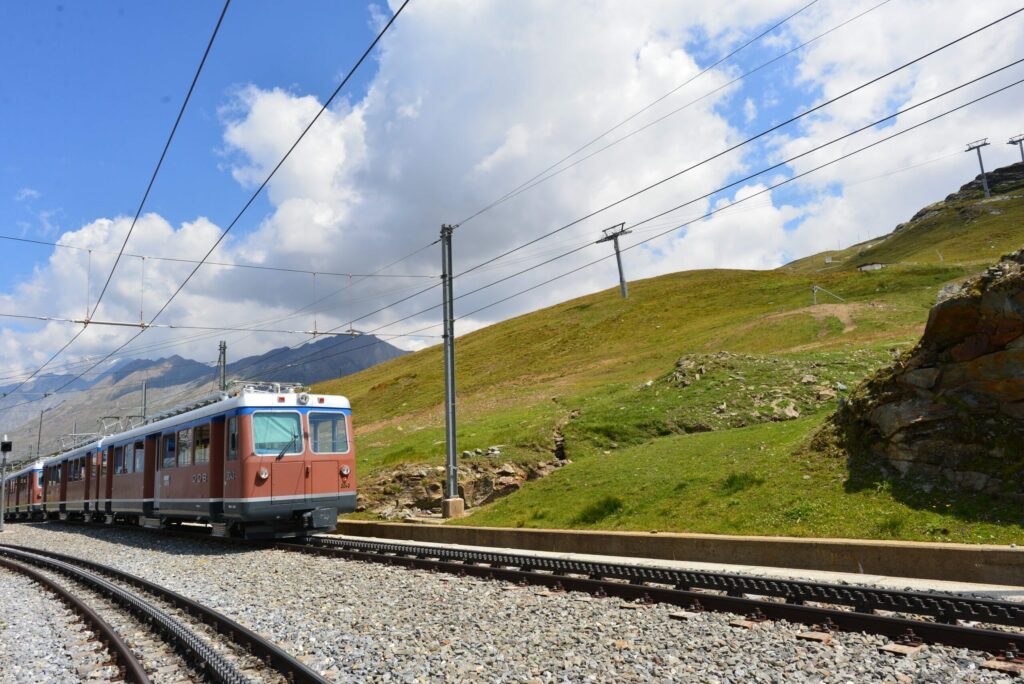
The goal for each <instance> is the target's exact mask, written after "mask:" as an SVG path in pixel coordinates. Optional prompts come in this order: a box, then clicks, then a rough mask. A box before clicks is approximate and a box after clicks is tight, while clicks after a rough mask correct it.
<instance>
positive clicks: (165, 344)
mask: <svg viewBox="0 0 1024 684" xmlns="http://www.w3.org/2000/svg"><path fill="white" fill-rule="evenodd" d="M410 289H412V288H410V287H409V286H407V285H406V286H402V287H400V288H394V289H391V290H386V291H384V292H381V293H378V294H374V295H370V296H368V297H362V298H357V299H351V300H348V304H356V303H361V302H368V301H374V300H376V299H381V298H384V297H388V296H391V295H393V294H397V293H399V292H407V291H409V290H410ZM338 292H340V290H339V291H335V292H334V293H331V294H329V295H326V296H324V297H321V298H320V299H318V300H316V302H311V303H309V304H306V305H304V306H302V307H300V308H298V309H295V310H293V311H292V312H291V313H289V314H286V315H284V316H273V317H269V318H266V319H262V320H260V321H254V322H249V323H247V327H239V332H245V331H248V330H251V329H252V328H251V327H249V326H259V325H267V324H271V323H282V322H284V321H287V320H290V319H293V318H297V317H298V316H300V315H301V314H302V312H304V311H307V310H309V308H310V307H311V306H312V305H313V304H314V303H319V302H322V301H324V300H326V299H329V298H330V297H331V296H333V295H334V294H337V293H338ZM338 308H340V306H337V307H329V308H325V309H323V310H322V312H324V313H326V312H330V311H333V310H336V309H338ZM217 336H218V333H199V334H196V335H187V336H185V337H182V338H178V339H176V340H171V341H161V342H156V343H153V344H149V345H143V346H139V347H133V348H132V349H130V350H124V351H123V352H122V353H121V354H118V355H115V356H123V355H126V354H138V353H141V352H150V351H156V350H159V349H166V348H172V347H177V346H182V345H185V344H189V343H193V342H195V341H197V340H202V339H210V338H213V337H217ZM245 337H247V335H243V336H242V338H240V339H244V338H245ZM101 356H102V354H98V355H96V354H94V355H89V356H85V357H82V358H79V359H75V360H74V361H70V362H68V363H65V364H62V365H58V366H49V368H50V371H51V372H54V371H55V370H57V369H59V370H63V371H69V370H71V369H72V368H75V367H80V366H84V365H88V364H89V363H92V362H93V361H95V360H96V359H98V358H100V357H101ZM111 358H114V357H111ZM30 370H31V369H29V368H23V369H13V370H12V371H10V372H9V374H8V375H5V376H0V381H3V380H12V379H13V380H17V379H21V378H22V377H23V376H24V375H25V373H28V372H29V371H30ZM21 393H22V394H24V393H25V392H21Z"/></svg>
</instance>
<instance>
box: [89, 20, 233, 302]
mask: <svg viewBox="0 0 1024 684" xmlns="http://www.w3.org/2000/svg"><path fill="white" fill-rule="evenodd" d="M230 5H231V0H224V7H223V9H221V11H220V16H218V17H217V24H216V26H214V27H213V33H212V34H211V35H210V40H209V41H208V42H207V44H206V50H204V51H203V58H202V59H201V60H199V66H198V67H197V68H196V72H195V75H194V76H193V77H192V83H190V84H189V87H188V92H187V93H185V100H184V101H183V102H182V103H181V108H180V109H178V116H177V117H176V118H175V119H174V125H173V126H171V132H170V134H169V135H168V136H167V142H165V143H164V149H163V151H161V152H160V159H158V160H157V162H156V168H154V169H153V175H152V176H150V178H149V184H148V185H147V186H146V192H144V193H143V195H142V200H141V201H140V202H139V208H138V209H136V210H135V216H134V217H132V223H131V225H130V226H129V227H128V232H127V234H125V236H124V242H122V243H121V249H120V250H119V251H118V253H117V258H115V259H114V265H113V266H111V267H110V274H109V275H107V280H106V282H105V283H103V288H102V289H101V290H100V294H99V296H98V297H97V298H96V304H95V305H94V306H93V309H92V312H91V313H89V314H88V316H87V317H88V318H92V317H93V316H95V315H96V311H97V310H98V309H99V308H100V302H102V301H103V295H105V294H106V293H107V288H108V287H110V281H111V280H112V279H113V277H114V272H115V271H116V270H117V265H118V264H119V263H120V261H121V256H122V255H123V254H124V250H125V248H126V247H127V246H128V240H129V239H130V238H131V236H132V232H133V231H134V230H135V224H136V223H138V222H139V216H141V215H142V208H143V207H144V206H146V200H147V199H149V193H150V192H151V191H152V190H153V184H154V183H155V182H156V177H157V175H158V174H159V173H160V167H162V166H163V163H164V159H166V158H167V150H169V149H170V147H171V141H172V140H174V134H175V133H176V132H177V131H178V125H179V124H180V123H181V119H182V117H183V116H184V115H185V109H186V108H187V107H188V103H189V100H191V99H192V93H193V92H194V91H195V89H196V83H198V82H199V75H200V74H201V73H202V72H203V66H205V65H206V58H207V57H209V56H210V50H211V49H212V48H213V42H214V40H216V38H217V33H218V32H220V25H221V24H222V23H223V22H224V15H225V14H227V12H228V7H229V6H230Z"/></svg>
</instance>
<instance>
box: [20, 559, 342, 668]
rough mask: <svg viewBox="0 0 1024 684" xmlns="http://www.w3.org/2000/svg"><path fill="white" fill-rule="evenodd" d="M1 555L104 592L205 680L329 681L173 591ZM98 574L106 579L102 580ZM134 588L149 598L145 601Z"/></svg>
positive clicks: (84, 567)
mask: <svg viewBox="0 0 1024 684" xmlns="http://www.w3.org/2000/svg"><path fill="white" fill-rule="evenodd" d="M0 555H3V556H6V557H7V558H9V559H17V560H18V561H20V562H22V563H30V564H32V565H35V566H37V567H39V568H42V569H45V570H46V571H47V572H55V573H60V574H62V575H64V576H65V577H67V578H69V579H71V580H72V581H74V582H76V583H80V584H82V585H85V586H87V587H89V588H90V589H91V590H93V591H96V592H99V593H101V594H103V596H104V597H105V598H107V599H109V600H110V601H112V602H114V603H117V604H118V605H119V606H120V607H121V608H123V609H125V610H127V611H129V612H131V613H132V614H134V615H135V616H136V618H137V619H138V620H139V621H141V622H143V623H145V624H148V625H149V626H150V628H151V629H152V630H153V631H156V632H159V633H160V634H161V636H162V637H163V638H164V639H166V640H167V641H168V642H169V643H171V644H173V646H174V648H175V649H176V650H177V651H179V652H180V653H182V654H184V655H185V656H187V658H188V659H189V660H188V662H190V663H192V665H193V667H194V669H196V670H197V671H198V673H199V674H201V675H202V676H204V677H205V678H207V679H209V680H211V681H215V682H225V683H228V684H236V683H237V684H242V683H248V682H253V681H256V682H282V681H286V682H295V683H298V684H323V682H326V681H327V680H325V679H324V678H323V677H321V676H320V675H319V674H317V673H316V672H314V671H312V670H310V669H309V668H308V667H306V666H305V665H303V664H302V663H301V662H299V661H298V660H296V659H295V658H293V657H292V656H291V655H289V654H288V653H286V652H285V651H283V650H281V649H280V648H278V647H277V646H275V645H274V644H272V643H271V642H269V641H267V640H266V639H264V638H263V637H261V636H259V635H258V634H256V633H255V632H253V631H252V630H249V629H248V628H246V627H244V626H242V625H240V624H239V623H237V622H235V621H234V620H231V619H230V618H228V617H226V616H224V615H221V614H220V613H218V612H217V611H214V610H212V609H210V608H207V607H206V606H203V605H202V604H200V603H197V602H195V601H193V600H191V599H188V598H186V597H184V596H182V595H180V594H177V593H175V592H173V591H171V590H169V589H166V588H164V587H161V586H160V585H157V584H154V583H152V582H149V581H147V580H144V579H142V578H139V577H135V576H134V575H130V574H128V573H125V572H121V571H119V570H115V569H113V568H110V567H107V566H104V565H102V564H100V563H94V562H92V561H87V560H84V559H80V558H74V557H71V556H66V555H64V554H59V553H53V552H49V551H43V550H40V549H34V548H28V547H20V546H14V545H7V544H0ZM100 575H103V577H101V576H100ZM126 586H127V587H131V588H132V589H134V590H141V593H142V594H145V595H148V596H147V598H148V599H149V600H147V598H143V597H142V596H140V595H139V594H138V593H135V591H131V590H129V589H127V588H126Z"/></svg>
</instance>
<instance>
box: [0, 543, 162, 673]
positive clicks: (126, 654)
mask: <svg viewBox="0 0 1024 684" xmlns="http://www.w3.org/2000/svg"><path fill="white" fill-rule="evenodd" d="M0 566H3V567H4V568H7V569H8V570H11V571H12V572H17V573H20V574H22V575H25V576H26V577H28V578H29V579H31V580H32V581H34V582H36V583H37V584H39V585H40V586H41V587H42V588H43V589H45V590H46V591H48V592H50V593H51V594H54V595H55V596H56V597H57V598H58V599H60V600H61V602H63V603H64V604H65V605H66V606H68V607H69V608H70V609H71V610H72V611H74V612H75V613H77V614H78V615H79V617H81V618H82V620H83V621H84V622H85V624H87V625H88V626H89V629H91V630H92V632H93V634H95V635H96V637H98V638H99V640H100V641H101V642H102V643H103V645H104V647H105V648H106V649H107V651H108V653H109V654H110V661H109V663H100V666H101V667H105V666H107V665H108V664H109V666H111V667H114V668H116V669H117V676H118V677H120V678H122V679H123V680H124V681H126V682H132V683H133V684H150V682H151V680H150V678H149V675H148V674H146V669H145V668H144V667H143V665H142V663H141V662H140V661H139V659H138V658H137V657H136V656H135V654H134V653H133V652H132V649H131V648H130V647H129V646H128V644H127V643H125V641H124V639H122V638H121V636H120V635H119V634H118V633H117V631H116V630H115V629H114V628H113V627H112V626H111V625H110V624H109V623H108V622H107V621H106V620H104V619H103V618H102V617H100V616H99V614H98V613H97V612H96V611H95V610H93V609H92V608H91V607H90V606H89V605H88V604H87V603H85V602H84V601H83V600H82V599H81V598H79V597H77V596H75V595H74V594H72V593H71V592H69V591H68V590H67V589H65V588H64V587H62V586H61V585H60V584H58V583H57V582H55V581H54V580H53V579H51V578H50V577H48V576H46V575H44V574H43V573H41V572H39V571H37V570H34V569H32V568H30V567H29V566H27V565H25V564H23V563H19V562H17V561H14V560H10V559H8V558H0Z"/></svg>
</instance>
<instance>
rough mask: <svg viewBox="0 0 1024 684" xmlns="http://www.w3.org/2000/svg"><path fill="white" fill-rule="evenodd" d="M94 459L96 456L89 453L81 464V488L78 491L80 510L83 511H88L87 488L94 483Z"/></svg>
mask: <svg viewBox="0 0 1024 684" xmlns="http://www.w3.org/2000/svg"><path fill="white" fill-rule="evenodd" d="M96 458H97V456H96V454H94V453H93V452H91V451H90V452H89V453H87V454H86V455H85V463H83V464H82V469H83V473H82V487H81V489H80V490H79V491H80V492H81V493H82V505H81V506H80V508H81V509H82V510H83V511H88V510H89V487H90V485H91V484H92V483H93V482H95V481H96Z"/></svg>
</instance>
